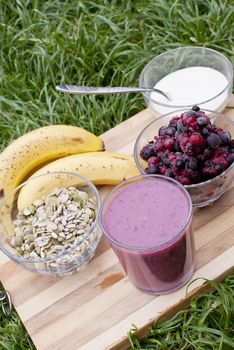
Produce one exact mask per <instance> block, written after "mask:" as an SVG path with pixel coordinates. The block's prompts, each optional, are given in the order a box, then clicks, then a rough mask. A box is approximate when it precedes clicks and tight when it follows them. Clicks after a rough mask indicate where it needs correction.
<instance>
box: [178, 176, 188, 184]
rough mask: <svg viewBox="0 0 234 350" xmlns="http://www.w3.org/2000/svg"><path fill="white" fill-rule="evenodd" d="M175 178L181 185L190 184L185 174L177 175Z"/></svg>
mask: <svg viewBox="0 0 234 350" xmlns="http://www.w3.org/2000/svg"><path fill="white" fill-rule="evenodd" d="M177 180H178V181H179V182H180V183H181V184H182V185H190V178H189V177H187V176H178V177H177Z"/></svg>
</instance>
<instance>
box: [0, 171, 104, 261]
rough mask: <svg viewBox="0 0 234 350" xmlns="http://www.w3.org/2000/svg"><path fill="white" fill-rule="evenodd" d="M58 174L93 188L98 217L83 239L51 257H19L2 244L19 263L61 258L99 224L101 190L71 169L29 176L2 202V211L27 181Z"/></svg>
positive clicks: (5, 251) (3, 250) (8, 253)
mask: <svg viewBox="0 0 234 350" xmlns="http://www.w3.org/2000/svg"><path fill="white" fill-rule="evenodd" d="M54 174H55V175H56V174H66V175H71V176H74V177H77V178H79V179H80V180H82V181H84V182H85V183H86V184H87V185H88V187H90V188H92V190H93V191H94V193H95V195H96V198H97V208H96V211H97V214H96V219H95V221H94V222H93V224H92V226H91V228H90V230H89V231H88V232H87V233H86V234H85V235H84V237H83V238H82V240H81V241H79V242H77V243H76V244H73V245H72V246H71V247H70V248H67V249H65V251H64V252H61V253H58V254H56V255H53V256H52V257H49V258H35V259H31V258H28V259H26V258H23V257H18V256H17V255H14V254H12V253H11V252H9V251H8V250H7V249H5V248H4V247H3V246H2V245H0V251H2V252H3V253H5V254H6V255H7V256H9V257H10V258H12V259H13V260H15V261H17V262H19V263H44V262H49V261H54V260H56V259H57V258H61V257H63V256H65V255H67V254H68V253H69V252H71V251H73V250H74V249H76V248H77V247H79V246H80V245H81V244H82V243H83V242H84V241H85V240H86V239H87V238H88V237H89V236H90V235H91V233H92V232H93V230H94V228H95V227H96V226H97V224H98V217H99V214H100V208H101V199H100V195H99V192H98V190H97V188H96V186H95V185H94V184H93V183H92V182H91V181H90V180H89V179H87V178H86V177H84V176H82V175H79V174H75V173H72V172H69V171H53V172H47V173H43V174H40V175H37V176H33V177H31V178H29V179H28V180H27V181H25V182H23V183H22V184H20V185H19V186H17V187H16V188H15V189H14V190H12V191H11V192H10V193H9V194H8V195H7V196H6V198H5V199H4V200H3V201H2V202H1V203H0V211H1V210H2V208H3V207H4V205H5V204H7V201H8V200H9V199H10V197H11V196H13V195H14V194H15V193H16V192H17V191H19V190H20V188H21V187H23V186H25V185H26V184H27V183H29V182H31V181H32V180H34V179H37V178H40V177H43V176H45V175H54Z"/></svg>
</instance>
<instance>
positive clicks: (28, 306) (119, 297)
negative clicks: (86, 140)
mask: <svg viewBox="0 0 234 350" xmlns="http://www.w3.org/2000/svg"><path fill="white" fill-rule="evenodd" d="M230 105H234V97H233V98H232V100H231V101H230ZM225 114H227V115H229V116H230V117H232V118H233V119H234V110H233V109H229V110H226V111H225ZM154 118H155V116H154V115H153V114H152V113H151V112H150V110H148V109H146V110H144V111H142V112H141V113H138V114H137V115H136V116H134V117H132V118H130V119H129V120H127V121H125V122H124V123H122V124H120V125H118V126H117V127H115V128H114V129H112V130H110V131H108V132H106V133H105V134H103V135H102V139H103V140H104V142H105V145H106V150H108V151H119V152H124V153H127V154H132V151H133V145H134V142H135V139H136V136H137V135H138V134H139V133H140V131H141V130H142V129H143V127H144V126H146V125H147V124H148V123H149V122H150V121H151V120H153V119H154ZM108 190H109V187H106V188H102V189H100V191H101V192H102V194H103V195H104V194H105V193H106V192H107V191H108ZM233 204H234V189H233V188H232V189H231V190H229V192H227V193H226V194H225V195H224V196H223V197H222V198H220V199H219V200H218V201H217V202H216V203H215V204H214V205H212V206H210V207H207V208H203V209H200V210H197V209H196V210H195V211H194V221H195V222H194V224H195V243H196V254H197V266H196V272H195V274H194V276H193V278H197V277H201V278H202V277H203V278H208V279H214V280H215V279H217V280H218V279H220V278H223V277H224V276H225V275H226V274H227V273H230V272H231V271H232V272H233V265H234V248H233V247H234V206H233ZM0 279H1V281H2V283H3V284H4V286H5V288H6V289H7V290H8V291H9V292H10V294H11V296H12V299H13V303H14V305H15V307H16V309H17V311H18V313H19V315H20V317H21V319H22V321H23V322H24V324H25V326H26V328H27V330H28V332H29V334H30V335H31V337H32V339H33V341H34V343H35V345H36V347H37V349H38V350H52V349H53V350H60V349H61V350H62V349H69V350H94V349H95V350H104V349H112V350H114V349H115V350H117V349H118V350H119V349H122V350H124V349H127V348H128V346H129V343H128V340H127V338H126V334H127V332H128V331H129V329H130V328H131V325H132V324H133V323H134V324H135V325H136V326H137V327H138V328H140V330H139V332H138V333H139V335H140V336H144V335H146V334H147V332H148V331H149V327H150V325H151V323H152V321H153V320H154V319H156V318H158V317H161V318H163V317H168V316H170V315H172V314H173V313H174V312H176V310H178V309H179V308H181V307H183V306H185V305H186V303H188V301H189V300H190V298H191V296H192V295H194V294H196V293H197V292H198V291H199V290H200V288H201V286H202V284H203V280H202V279H198V280H197V281H196V282H194V283H193V284H192V285H191V286H190V287H189V294H188V295H187V296H186V288H187V285H185V286H184V287H182V288H180V289H179V290H177V291H175V292H174V293H171V294H169V295H161V296H154V295H150V294H146V293H143V292H141V291H139V290H137V289H136V288H135V287H134V286H133V285H132V284H131V283H130V282H129V281H128V279H127V277H126V276H125V275H124V273H123V270H122V268H121V266H120V265H119V263H118V259H117V258H116V256H115V255H114V253H113V251H112V250H111V249H110V246H109V244H108V243H107V242H106V241H105V239H104V238H102V241H101V243H100V245H99V247H98V249H97V252H96V254H95V257H94V259H93V260H92V261H91V262H90V263H89V264H88V266H87V268H86V269H85V270H84V271H82V272H79V273H77V274H75V275H73V276H69V277H65V278H57V279H56V278H49V277H44V276H38V275H36V274H32V273H30V272H28V271H26V270H24V269H22V268H21V267H20V266H18V265H16V264H15V263H14V262H12V261H10V260H9V259H8V258H7V257H6V256H5V255H3V254H2V253H0Z"/></svg>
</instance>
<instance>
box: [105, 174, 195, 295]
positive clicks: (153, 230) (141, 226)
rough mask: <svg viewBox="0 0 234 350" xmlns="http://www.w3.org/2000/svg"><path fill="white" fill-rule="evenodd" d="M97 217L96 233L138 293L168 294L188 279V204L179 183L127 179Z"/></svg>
mask: <svg viewBox="0 0 234 350" xmlns="http://www.w3.org/2000/svg"><path fill="white" fill-rule="evenodd" d="M100 214H101V215H100V216H99V220H100V226H101V229H102V231H103V233H104V235H105V236H106V238H107V240H108V241H109V243H110V244H111V246H112V248H113V250H114V252H115V253H116V255H117V257H118V258H119V261H120V263H121V265H122V267H123V269H124V271H125V273H126V274H127V276H128V278H129V279H130V281H131V282H132V283H133V284H134V285H135V286H136V287H137V288H139V289H141V290H143V291H145V292H149V293H154V294H164V293H169V292H171V291H173V290H175V289H177V288H179V287H180V286H182V285H183V284H184V283H185V282H187V281H188V279H189V278H190V277H191V276H192V274H193V272H194V268H195V249H194V239H193V223H192V202H191V199H190V196H189V194H188V192H187V191H186V189H185V188H184V187H183V186H182V185H181V184H180V183H178V182H177V181H175V180H173V179H171V178H169V177H165V176H161V175H140V176H136V177H133V178H130V179H128V180H126V181H124V182H122V183H121V184H119V185H118V186H116V187H114V188H113V189H112V191H110V192H109V194H108V195H107V196H106V198H105V200H104V201H103V203H102V207H101V213H100Z"/></svg>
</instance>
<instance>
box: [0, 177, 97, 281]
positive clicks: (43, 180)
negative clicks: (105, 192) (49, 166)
mask: <svg viewBox="0 0 234 350" xmlns="http://www.w3.org/2000/svg"><path fill="white" fill-rule="evenodd" d="M32 189H33V190H32ZM99 209H100V196H99V193H98V190H97V189H96V187H95V186H94V185H93V184H92V183H91V182H90V181H89V180H88V179H86V178H84V177H83V176H80V175H78V174H74V173H70V172H66V171H64V172H62V171H60V172H51V173H45V174H42V175H39V176H36V177H31V178H30V179H29V180H27V181H26V182H24V183H22V184H21V185H20V186H18V187H17V188H16V189H14V190H13V191H12V192H11V193H10V194H9V195H8V196H7V197H6V198H5V200H4V201H3V202H2V203H1V204H0V249H1V250H2V252H3V253H5V254H6V255H7V256H8V257H9V258H11V259H12V260H13V261H15V262H16V263H19V264H20V265H21V266H22V267H24V268H26V269H27V270H30V271H32V272H37V273H39V274H42V275H47V276H55V277H59V276H65V275H70V274H73V273H75V272H77V271H79V270H81V269H83V268H84V267H85V266H86V265H87V264H88V262H89V261H90V260H91V259H92V257H93V255H94V252H95V250H96V248H97V246H98V243H99V241H100V238H101V231H100V230H99V228H98V215H99Z"/></svg>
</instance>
